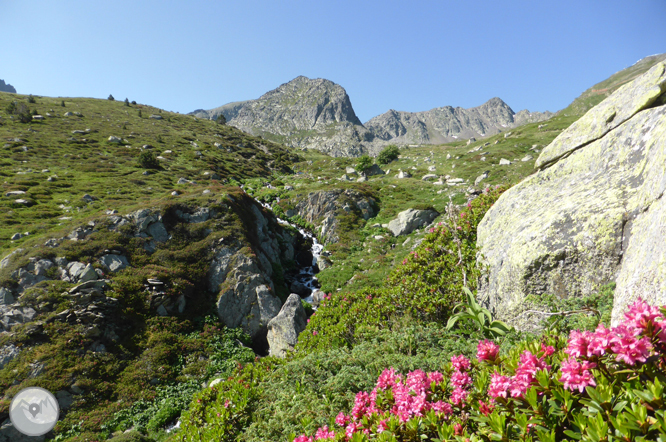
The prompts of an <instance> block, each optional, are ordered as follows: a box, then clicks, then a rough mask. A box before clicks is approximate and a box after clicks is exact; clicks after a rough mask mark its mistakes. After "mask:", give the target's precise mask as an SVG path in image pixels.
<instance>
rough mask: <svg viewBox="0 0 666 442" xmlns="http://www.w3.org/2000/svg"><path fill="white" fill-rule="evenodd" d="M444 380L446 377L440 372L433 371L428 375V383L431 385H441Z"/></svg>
mask: <svg viewBox="0 0 666 442" xmlns="http://www.w3.org/2000/svg"><path fill="white" fill-rule="evenodd" d="M443 380H444V375H443V374H442V373H440V372H438V371H433V372H431V373H428V382H429V383H431V384H432V383H433V382H434V383H435V385H439V383H440V382H442V381H443Z"/></svg>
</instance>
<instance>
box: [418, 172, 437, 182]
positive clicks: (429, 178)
mask: <svg viewBox="0 0 666 442" xmlns="http://www.w3.org/2000/svg"><path fill="white" fill-rule="evenodd" d="M435 178H437V175H435V174H434V173H429V174H427V175H423V177H422V178H421V180H422V181H430V180H434V179H435Z"/></svg>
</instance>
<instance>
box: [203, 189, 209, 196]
mask: <svg viewBox="0 0 666 442" xmlns="http://www.w3.org/2000/svg"><path fill="white" fill-rule="evenodd" d="M201 193H203V194H204V195H208V194H209V193H210V189H205V190H204V191H203V192H201Z"/></svg>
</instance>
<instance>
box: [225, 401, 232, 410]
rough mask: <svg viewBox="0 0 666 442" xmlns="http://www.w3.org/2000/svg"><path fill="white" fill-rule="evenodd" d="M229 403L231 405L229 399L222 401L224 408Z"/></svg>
mask: <svg viewBox="0 0 666 442" xmlns="http://www.w3.org/2000/svg"><path fill="white" fill-rule="evenodd" d="M229 405H231V401H230V400H229V399H227V400H225V401H224V408H229Z"/></svg>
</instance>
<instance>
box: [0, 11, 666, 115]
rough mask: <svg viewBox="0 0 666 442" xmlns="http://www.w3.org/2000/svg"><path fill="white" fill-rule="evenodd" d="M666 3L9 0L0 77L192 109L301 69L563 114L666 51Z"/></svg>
mask: <svg viewBox="0 0 666 442" xmlns="http://www.w3.org/2000/svg"><path fill="white" fill-rule="evenodd" d="M665 19H666V1H665V0H637V1H627V0H621V1H616V0H604V1H601V0H595V1H591V0H590V1H588V0H575V1H569V0H560V1H537V0H534V1H510V0H505V1H496V0H495V1H473V0H469V1H461V0H456V1H448V0H430V1H421V0H410V1H405V0H403V1H392V0H383V1H374V0H355V1H347V0H339V1H322V0H317V1H312V0H310V1H291V0H272V1H267V0H266V1H264V0H261V1H260V0H240V1H238V0H237V1H233V2H230V1H212V0H208V1H199V0H187V1H170V0H160V1H152V0H131V1H124V0H114V1H104V0H94V1H90V0H85V1H68V0H30V1H23V0H0V41H2V46H1V49H0V79H4V80H5V81H6V82H7V83H10V84H12V85H13V86H14V87H15V88H16V89H17V91H18V93H23V94H34V95H45V96H53V97H58V96H62V97H94V98H106V97H108V95H109V94H112V95H113V96H114V97H115V98H116V99H120V100H124V99H125V98H128V99H129V100H130V101H132V100H135V101H137V102H139V103H143V104H149V105H152V106H156V107H159V108H162V109H165V110H169V111H174V112H181V113H187V112H191V111H193V110H195V109H211V108H214V107H217V106H221V105H223V104H226V103H229V102H233V101H240V100H248V99H254V98H258V97H260V96H261V95H263V94H264V93H266V92H268V91H270V90H272V89H275V88H276V87H278V86H279V85H281V84H283V83H286V82H288V81H290V80H292V79H294V78H295V77H297V76H299V75H305V76H306V77H309V78H326V79H328V80H331V81H333V82H335V83H338V84H340V85H341V86H342V87H344V88H345V89H346V91H347V93H348V94H349V97H350V99H351V102H352V105H353V107H354V110H355V111H356V114H357V116H358V117H359V119H360V120H361V121H362V122H365V121H367V120H369V119H370V118H372V117H374V116H376V115H379V114H382V113H384V112H386V111H387V110H389V109H395V110H400V111H409V112H418V111H425V110H429V109H432V108H435V107H441V106H454V107H456V106H460V107H464V108H468V107H473V106H478V105H481V104H483V103H484V102H486V101H487V100H489V99H490V98H493V97H500V98H501V99H502V100H504V101H505V102H506V103H507V104H509V106H511V108H512V109H513V110H514V111H516V112H517V111H519V110H522V109H528V110H530V111H545V110H550V111H557V110H560V109H562V108H564V107H566V106H567V105H568V104H569V103H570V102H571V101H573V99H574V98H576V97H577V96H578V95H580V93H581V92H583V91H584V90H585V89H587V88H589V87H591V86H592V85H594V84H595V83H598V82H600V81H602V80H604V79H606V78H607V77H609V76H610V75H612V74H613V73H614V72H617V71H619V70H621V69H624V68H626V67H628V66H631V65H632V64H633V63H635V62H636V61H638V60H639V59H641V58H643V57H646V56H648V55H652V54H657V53H663V52H666V27H665V26H664V20H665Z"/></svg>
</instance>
